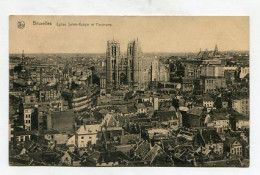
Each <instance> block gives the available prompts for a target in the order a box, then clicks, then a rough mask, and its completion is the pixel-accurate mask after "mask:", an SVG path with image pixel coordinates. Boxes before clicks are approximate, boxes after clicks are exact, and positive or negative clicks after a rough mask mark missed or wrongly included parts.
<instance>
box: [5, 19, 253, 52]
mask: <svg viewBox="0 0 260 175" xmlns="http://www.w3.org/2000/svg"><path fill="white" fill-rule="evenodd" d="M18 21H23V22H24V23H25V27H24V28H23V29H20V28H18V27H17V23H18ZM33 21H36V22H43V23H44V22H45V21H46V22H49V23H52V25H33ZM57 23H58V24H61V23H63V24H66V26H57ZM69 23H70V24H71V23H84V24H89V26H68V24H69ZM96 23H99V24H109V25H108V26H97V25H96ZM92 24H94V25H93V26H92ZM113 38H114V40H116V41H118V42H120V49H121V52H125V51H126V48H127V43H128V42H130V41H132V40H134V39H136V38H138V40H139V41H140V43H141V47H142V50H143V52H197V51H199V50H200V48H201V49H202V50H204V49H206V48H207V49H208V50H213V49H214V47H215V45H216V44H217V45H218V49H219V50H220V51H228V50H237V51H239V50H243V51H245V50H249V17H245V16H244V17H241V16H240V17H231V16H229V17H227V16H223V17H195V16H193V17H191V16H164V17H163V16H157V17H155V16H146V17H144V16H140V17H137V16H121V17H119V16H10V18H9V51H10V53H21V52H22V50H24V51H25V53H104V52H105V51H106V42H107V41H108V40H113Z"/></svg>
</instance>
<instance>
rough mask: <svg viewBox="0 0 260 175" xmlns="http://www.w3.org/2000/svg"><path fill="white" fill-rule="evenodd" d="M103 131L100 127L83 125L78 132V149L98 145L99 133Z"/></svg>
mask: <svg viewBox="0 0 260 175" xmlns="http://www.w3.org/2000/svg"><path fill="white" fill-rule="evenodd" d="M99 131H101V126H100V125H81V126H80V127H79V129H78V130H77V131H76V137H75V139H76V144H77V146H78V148H84V147H89V146H90V145H93V144H96V143H97V140H98V132H99Z"/></svg>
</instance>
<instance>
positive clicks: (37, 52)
mask: <svg viewBox="0 0 260 175" xmlns="http://www.w3.org/2000/svg"><path fill="white" fill-rule="evenodd" d="M249 28H250V27H249V16H58V15H54V16H51V15H50V16H48V15H45V16H41V15H10V16H9V70H8V71H9V87H8V88H9V135H8V139H9V140H8V141H9V142H8V143H9V144H8V146H9V148H8V149H9V155H8V156H9V158H8V159H9V166H59V167H66V166H69V167H173V168H174V167H244V168H246V167H249V160H250V156H249V155H250V144H249V143H250V122H249V121H250V95H249V93H250V92H249V91H250V66H249V63H250V61H249V59H250V53H249Z"/></svg>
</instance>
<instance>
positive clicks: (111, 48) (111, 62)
mask: <svg viewBox="0 0 260 175" xmlns="http://www.w3.org/2000/svg"><path fill="white" fill-rule="evenodd" d="M142 55H143V54H142V50H141V46H140V43H139V41H138V39H136V40H133V41H131V42H129V43H128V46H127V55H126V57H125V56H123V55H121V52H120V43H119V42H117V41H115V40H112V41H107V50H106V88H107V93H110V92H111V91H112V90H113V89H118V88H120V87H121V86H122V85H128V86H130V87H132V88H134V89H138V88H139V85H140V77H141V75H140V74H141V65H140V62H141V59H142Z"/></svg>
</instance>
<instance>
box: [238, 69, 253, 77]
mask: <svg viewBox="0 0 260 175" xmlns="http://www.w3.org/2000/svg"><path fill="white" fill-rule="evenodd" d="M249 72H250V69H249V67H241V68H240V74H239V78H244V77H245V76H246V75H247V74H249Z"/></svg>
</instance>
